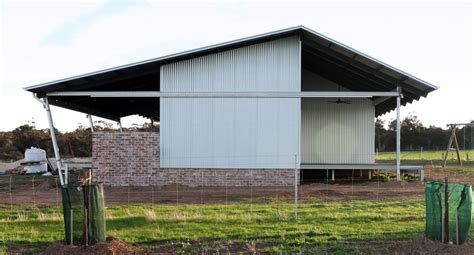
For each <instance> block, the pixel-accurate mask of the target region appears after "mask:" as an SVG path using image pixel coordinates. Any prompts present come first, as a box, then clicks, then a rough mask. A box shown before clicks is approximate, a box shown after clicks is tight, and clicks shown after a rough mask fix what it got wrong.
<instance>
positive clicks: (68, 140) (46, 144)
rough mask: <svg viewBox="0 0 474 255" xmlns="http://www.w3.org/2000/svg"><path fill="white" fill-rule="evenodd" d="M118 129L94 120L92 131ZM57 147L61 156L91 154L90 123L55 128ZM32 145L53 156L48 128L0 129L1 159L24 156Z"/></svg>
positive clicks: (146, 126)
mask: <svg viewBox="0 0 474 255" xmlns="http://www.w3.org/2000/svg"><path fill="white" fill-rule="evenodd" d="M114 130H115V131H118V130H117V129H116V128H114V127H113V124H111V123H108V122H105V121H95V122H94V131H114ZM124 131H155V132H156V131H159V124H151V123H145V124H143V125H137V124H134V125H132V127H130V128H124ZM55 132H56V138H57V141H58V147H59V151H60V153H61V155H62V156H64V157H90V156H91V152H92V133H91V130H90V128H89V127H85V126H83V125H79V126H78V127H77V128H76V130H74V131H71V132H60V131H58V130H57V129H55ZM31 146H35V147H38V148H41V149H43V150H45V151H46V154H47V155H48V157H53V156H54V151H53V145H52V143H51V136H50V133H49V129H37V128H36V125H35V123H34V122H30V123H27V124H24V125H21V126H19V127H17V128H15V129H14V130H12V131H8V132H0V160H7V161H9V160H18V159H22V158H23V157H24V153H25V150H26V149H28V148H30V147H31Z"/></svg>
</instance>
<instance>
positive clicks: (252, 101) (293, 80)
mask: <svg viewBox="0 0 474 255" xmlns="http://www.w3.org/2000/svg"><path fill="white" fill-rule="evenodd" d="M300 63H301V61H300V40H299V38H298V37H289V38H283V39H278V40H275V41H270V42H265V43H261V44H256V45H251V46H247V47H242V48H238V49H233V50H229V51H225V52H220V53H216V54H212V55H207V56H203V57H199V58H195V59H190V60H185V61H181V62H176V63H172V64H168V65H164V66H162V67H161V72H160V74H161V75H160V77H161V78H160V79H161V80H160V90H161V91H163V92H266V91H277V92H297V91H300V80H301V78H300V77H301V76H300V72H301V69H300V68H301V65H300ZM300 102H301V100H300V99H298V98H284V99H279V98H161V99H160V125H161V126H160V132H161V136H160V137H161V138H160V139H161V141H160V146H161V147H160V166H161V167H166V168H286V169H287V168H294V167H295V155H299V149H300V142H299V141H300V137H299V136H300V127H301V125H300V115H301V104H300Z"/></svg>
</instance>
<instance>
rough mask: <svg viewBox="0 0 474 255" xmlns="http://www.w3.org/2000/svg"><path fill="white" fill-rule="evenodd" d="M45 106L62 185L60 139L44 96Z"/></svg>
mask: <svg viewBox="0 0 474 255" xmlns="http://www.w3.org/2000/svg"><path fill="white" fill-rule="evenodd" d="M43 102H44V104H43V106H44V108H45V110H46V115H47V116H48V123H49V133H50V134H51V141H52V142H53V149H54V157H55V158H56V166H57V168H58V173H59V181H60V182H61V185H64V180H63V175H62V169H63V166H62V162H61V155H60V154H59V147H58V141H57V140H56V132H55V131H54V124H53V117H52V115H51V109H50V108H49V103H48V98H47V97H45V98H43Z"/></svg>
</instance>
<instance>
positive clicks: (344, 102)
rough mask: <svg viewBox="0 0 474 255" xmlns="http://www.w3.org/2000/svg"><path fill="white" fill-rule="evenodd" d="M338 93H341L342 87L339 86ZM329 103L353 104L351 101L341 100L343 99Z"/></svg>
mask: <svg viewBox="0 0 474 255" xmlns="http://www.w3.org/2000/svg"><path fill="white" fill-rule="evenodd" d="M337 91H341V86H338V88H337ZM328 103H335V104H351V101H350V100H341V98H340V97H339V98H337V100H336V101H328Z"/></svg>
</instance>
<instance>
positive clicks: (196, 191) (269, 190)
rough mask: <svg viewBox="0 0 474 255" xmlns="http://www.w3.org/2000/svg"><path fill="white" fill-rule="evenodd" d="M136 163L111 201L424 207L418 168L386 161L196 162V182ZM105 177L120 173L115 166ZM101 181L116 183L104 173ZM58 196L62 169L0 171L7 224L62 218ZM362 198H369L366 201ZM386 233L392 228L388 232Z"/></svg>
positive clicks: (180, 205)
mask: <svg viewBox="0 0 474 255" xmlns="http://www.w3.org/2000/svg"><path fill="white" fill-rule="evenodd" d="M134 167H135V165H134V163H128V164H127V165H126V166H125V168H126V170H125V174H124V176H122V177H120V178H121V179H120V180H119V181H117V183H118V184H120V185H117V186H105V205H106V207H107V208H117V207H120V208H135V207H136V206H144V207H146V208H149V209H150V210H152V211H153V210H155V209H158V208H161V207H166V208H174V210H170V211H169V212H168V214H169V215H175V214H177V213H179V212H183V211H185V210H189V208H194V209H193V210H201V214H202V215H204V216H203V217H206V216H205V215H206V210H208V208H209V207H208V206H210V205H228V206H239V207H241V208H245V210H244V211H243V212H242V213H243V214H244V215H245V217H248V218H249V219H255V220H257V219H258V218H259V217H261V216H262V215H280V216H278V217H279V218H278V217H277V216H275V217H277V218H276V219H275V220H276V221H277V222H282V223H284V222H287V221H288V220H294V218H295V216H296V215H297V216H298V218H299V220H301V221H304V220H305V219H308V218H309V217H312V216H313V214H314V213H315V212H314V210H313V209H314V208H319V207H321V208H323V207H324V206H328V205H333V204H337V205H338V206H341V207H340V210H341V211H339V212H338V213H342V214H344V217H347V218H348V219H349V223H351V222H353V223H354V224H357V222H358V220H359V217H360V215H359V214H360V213H361V212H364V213H368V214H370V215H371V217H376V218H377V217H382V218H383V217H387V218H390V217H391V215H392V214H393V211H392V210H390V208H389V207H390V205H389V204H385V203H386V202H396V203H401V204H403V203H407V204H411V203H412V202H413V201H414V202H415V203H417V204H419V205H420V206H421V207H423V203H424V183H423V182H420V180H419V176H418V174H417V173H416V172H413V171H408V172H402V176H403V178H402V181H400V182H397V181H395V175H394V174H395V172H394V171H393V170H392V171H389V170H384V169H382V170H379V169H372V170H370V171H369V170H360V169H346V170H335V171H334V177H333V171H332V170H331V169H320V170H315V169H300V168H299V167H298V168H297V172H296V173H297V175H293V173H294V172H293V169H287V174H286V175H280V174H275V173H277V172H272V173H273V174H266V175H264V176H263V177H262V173H261V172H259V171H265V170H258V169H250V170H245V169H232V170H225V171H224V172H223V173H224V175H219V174H216V173H212V172H210V171H209V170H208V169H191V170H188V173H189V172H192V175H191V178H192V179H191V180H189V182H190V183H192V185H185V184H183V183H180V181H179V178H180V172H179V169H177V170H176V171H175V172H174V175H166V174H163V173H162V171H163V170H162V169H155V170H154V171H152V172H151V173H145V181H143V182H142V183H141V185H136V181H135V180H134V178H135V175H134V174H133V173H134V171H133V169H134ZM424 168H425V179H426V180H440V179H442V178H444V177H445V176H449V177H450V180H452V181H455V182H462V183H468V184H473V183H474V175H471V174H466V172H465V171H471V170H472V171H474V164H473V163H472V161H471V163H468V164H467V165H466V164H465V166H464V167H462V168H461V167H458V166H456V165H454V164H451V165H450V166H448V168H446V169H442V168H441V166H440V165H439V162H437V161H433V160H427V161H425V162H424ZM160 171H161V172H160ZM231 171H244V172H245V174H244V175H242V176H237V177H238V178H241V179H242V180H241V181H240V182H236V180H235V178H237V177H236V175H235V174H233V173H231ZM274 171H277V170H274ZM69 176H70V181H71V182H73V181H74V180H79V179H80V177H81V174H80V173H79V172H78V171H76V172H74V171H73V172H71V174H70V175H69ZM295 176H296V178H295ZM103 177H104V178H117V176H115V177H113V176H112V175H110V174H105V175H104V176H103ZM181 178H183V176H181ZM213 178H219V182H218V183H219V185H216V184H215V183H216V182H215V180H214V179H213ZM282 178H284V179H285V181H282ZM102 181H104V182H105V183H111V182H108V181H107V180H106V179H105V180H102ZM236 183H238V185H236ZM262 183H263V184H262ZM61 203H62V201H61V190H60V182H59V178H58V176H41V175H2V176H0V205H1V208H0V222H2V223H4V226H3V229H4V230H8V225H11V226H13V224H19V223H20V224H21V222H22V221H23V220H25V219H26V218H28V217H35V218H37V219H39V220H41V219H43V220H52V221H55V222H61V221H62V207H61ZM360 203H365V207H362V206H361V204H360ZM367 203H368V204H369V205H368V204H367ZM370 204H373V205H374V206H370ZM262 206H264V208H265V209H262V208H263V207H262ZM225 213H228V211H223V212H222V214H223V216H222V217H224V214H225ZM106 215H107V218H108V219H112V216H111V214H109V213H107V214H106ZM281 215H285V216H284V217H281ZM170 217H171V216H170ZM410 217H411V218H416V219H424V217H425V216H424V211H423V210H415V211H413V210H412V211H410V208H407V210H406V219H407V220H410V219H411V218H410ZM329 220H337V219H336V218H335V219H329ZM12 229H14V228H12ZM382 234H383V233H382ZM386 234H387V235H390V233H388V232H387V233H386ZM15 235H17V236H15ZM31 238H33V237H31ZM51 238H56V239H61V238H62V236H61V234H58V233H53V234H51ZM16 239H18V234H17V233H15V232H10V231H3V232H2V233H0V240H6V241H5V242H8V241H9V240H16ZM20 239H21V238H20ZM22 240H23V239H22Z"/></svg>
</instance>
